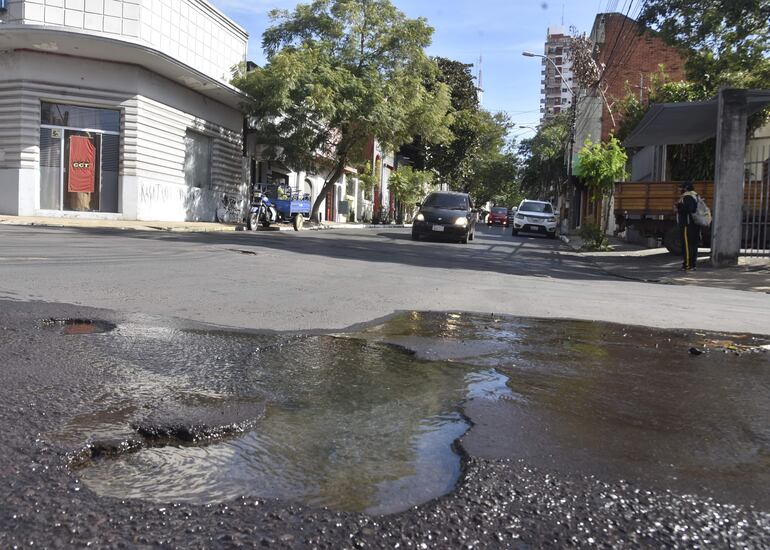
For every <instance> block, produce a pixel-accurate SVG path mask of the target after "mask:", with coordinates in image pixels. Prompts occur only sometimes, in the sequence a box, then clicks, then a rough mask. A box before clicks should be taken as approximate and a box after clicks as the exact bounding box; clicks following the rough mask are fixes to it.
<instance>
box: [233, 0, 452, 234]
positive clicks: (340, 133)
mask: <svg viewBox="0 0 770 550" xmlns="http://www.w3.org/2000/svg"><path fill="white" fill-rule="evenodd" d="M270 18H271V21H272V24H271V26H270V27H269V28H268V29H267V30H266V31H265V32H264V34H263V37H262V47H263V49H264V51H265V54H266V57H267V64H266V65H265V66H264V67H259V68H256V69H255V70H252V71H249V72H245V73H242V74H240V75H238V76H237V77H236V78H235V80H234V84H235V85H236V86H238V87H239V88H241V89H242V90H244V91H245V92H246V93H248V94H249V96H250V101H249V103H248V105H247V106H246V113H247V115H249V116H251V117H252V120H254V121H255V123H256V130H257V132H258V135H259V138H260V139H261V141H262V143H264V144H265V145H267V151H268V153H269V154H271V155H272V156H273V157H274V158H278V159H280V160H282V161H284V162H285V163H286V164H287V165H289V166H290V167H292V168H294V169H296V170H312V169H314V168H316V167H318V166H322V167H325V168H326V169H327V170H328V172H327V175H326V177H325V182H324V185H323V187H322V189H321V191H320V193H319V194H318V198H317V199H316V200H315V201H314V203H313V207H312V211H311V217H312V218H313V219H318V211H319V208H320V205H321V202H322V201H323V200H324V198H325V197H326V193H327V192H328V191H329V190H331V189H332V187H333V186H334V184H335V183H336V182H337V181H338V180H339V179H340V178H341V177H342V175H343V174H344V171H345V168H346V166H348V165H349V163H351V162H360V161H361V160H362V159H363V156H364V149H365V147H366V144H367V143H368V142H369V140H370V139H371V138H372V137H374V138H376V139H377V140H378V141H379V142H380V143H382V144H384V145H385V146H387V147H392V148H398V147H399V146H401V145H402V144H404V143H406V142H409V141H411V139H412V137H413V136H414V135H418V134H419V135H422V136H424V137H425V138H426V139H428V140H430V141H432V142H435V143H442V142H445V141H449V140H450V139H451V133H450V132H449V129H448V126H449V124H450V123H451V120H452V118H451V113H450V94H449V88H448V86H447V85H446V84H444V83H442V82H440V81H439V80H438V73H439V71H438V68H437V66H436V64H435V63H434V62H432V61H431V60H430V59H429V58H428V57H427V56H426V54H425V48H426V47H427V46H428V45H429V44H430V40H431V35H432V32H433V29H432V28H431V27H430V26H428V24H427V22H426V21H425V19H423V18H418V19H409V18H407V17H406V16H405V15H404V14H403V13H402V12H401V11H399V10H398V9H396V8H395V7H394V6H393V4H392V3H391V2H390V1H389V0H315V1H313V2H311V3H309V4H299V5H297V6H296V7H295V8H294V11H292V12H289V11H287V10H273V11H271V12H270Z"/></svg>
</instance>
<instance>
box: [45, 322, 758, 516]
mask: <svg viewBox="0 0 770 550" xmlns="http://www.w3.org/2000/svg"><path fill="white" fill-rule="evenodd" d="M66 341H67V342H70V341H73V340H70V339H67V340H66ZM714 342H717V343H718V344H719V345H716V344H714ZM724 342H729V345H726V344H724ZM89 345H90V346H91V350H92V351H91V353H92V354H93V360H95V361H99V362H101V363H103V364H104V365H105V368H104V369H103V385H102V386H101V387H102V390H101V392H100V393H99V394H96V395H94V396H93V399H92V400H91V401H89V402H88V403H85V404H84V406H83V409H84V410H82V411H73V414H72V416H71V417H70V418H69V419H67V420H66V421H65V422H63V424H62V426H61V429H60V430H59V431H58V432H57V433H55V434H50V436H51V437H52V438H53V439H56V440H57V441H59V442H62V443H64V444H65V445H69V446H72V447H77V446H78V445H82V444H83V442H84V441H86V440H88V441H90V442H91V445H92V446H91V454H90V456H89V459H88V460H87V461H86V464H85V466H81V467H78V468H77V469H76V472H77V474H78V475H79V476H80V477H81V478H82V480H83V481H84V483H85V484H86V485H87V486H88V487H89V488H90V489H91V490H93V491H95V492H96V493H98V494H100V495H109V496H113V497H116V498H139V499H146V500H153V501H158V502H170V501H177V502H189V503H196V504H209V503H214V502H221V501H227V500H231V499H235V498H238V497H240V496H249V497H255V498H277V499H281V500H285V501H293V502H301V503H306V504H310V505H318V506H327V507H330V508H333V509H336V510H341V511H354V512H367V513H371V514H387V513H394V512H398V511H402V510H405V509H408V508H410V507H412V506H415V505H418V504H421V503H423V502H426V501H428V500H430V499H433V498H436V497H439V496H441V495H444V494H446V493H448V492H450V491H451V490H452V489H453V488H454V487H455V485H456V484H457V482H458V480H459V478H460V475H461V469H462V465H461V458H460V455H459V454H458V452H456V448H457V442H458V440H459V441H460V443H461V445H462V446H463V447H464V449H465V450H467V451H468V452H469V453H471V454H473V455H475V456H484V457H488V458H519V459H526V460H528V461H530V462H531V463H533V464H534V465H536V466H543V467H554V468H563V469H569V470H574V471H579V472H584V473H595V474H597V475H610V476H611V477H613V478H619V477H620V478H626V479H628V478H639V479H645V480H651V481H655V482H660V483H662V484H664V485H665V486H666V487H670V486H677V484H679V486H681V487H683V488H686V489H695V490H701V489H704V490H711V491H714V492H720V491H721V494H729V495H732V496H736V498H737V497H740V496H747V497H751V498H754V499H755V500H756V498H759V497H757V494H758V492H759V490H758V489H757V487H761V486H767V483H770V471H768V468H767V464H768V462H767V461H768V456H770V428H769V427H768V423H767V412H768V410H770V353H764V352H759V351H757V350H760V351H761V350H762V349H764V348H762V346H766V345H767V342H766V341H761V340H759V339H756V338H752V337H750V336H740V335H738V336H736V335H728V336H724V337H723V336H722V335H708V334H697V333H689V334H688V333H684V332H676V331H656V330H650V329H642V328H634V327H630V328H629V327H623V326H621V325H610V324H603V323H590V322H576V321H554V320H538V319H517V318H501V317H493V316H483V315H465V314H451V313H450V314H446V313H409V314H404V315H401V316H398V317H395V318H393V319H391V320H389V321H388V322H386V323H383V324H381V325H377V326H372V327H369V328H367V329H365V330H363V331H360V332H356V333H355V334H350V335H338V336H289V335H255V334H245V333H227V332H207V331H190V330H181V329H168V328H148V327H140V326H135V325H130V324H129V325H121V326H120V327H119V328H117V329H116V330H114V331H112V332H110V333H109V334H108V335H106V337H105V338H98V339H94V340H92V341H89ZM691 347H697V348H699V349H703V350H704V352H703V353H702V354H701V355H698V356H695V355H693V354H691V353H689V351H688V350H689V349H690V348H691ZM749 349H751V350H754V351H752V352H751V353H741V350H749ZM736 350H738V352H736ZM471 422H472V423H473V424H474V427H473V429H472V430H469V428H470V425H471ZM123 451H124V452H123ZM749 500H750V498H749Z"/></svg>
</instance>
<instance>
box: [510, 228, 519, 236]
mask: <svg viewBox="0 0 770 550" xmlns="http://www.w3.org/2000/svg"><path fill="white" fill-rule="evenodd" d="M518 234H519V230H518V229H511V235H513V236H514V237H515V236H516V235H518Z"/></svg>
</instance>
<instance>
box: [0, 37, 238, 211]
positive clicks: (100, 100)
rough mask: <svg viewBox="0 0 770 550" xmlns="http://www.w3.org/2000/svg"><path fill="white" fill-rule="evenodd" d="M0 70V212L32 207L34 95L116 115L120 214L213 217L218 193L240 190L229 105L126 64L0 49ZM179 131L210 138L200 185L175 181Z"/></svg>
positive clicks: (234, 114) (180, 162)
mask: <svg viewBox="0 0 770 550" xmlns="http://www.w3.org/2000/svg"><path fill="white" fill-rule="evenodd" d="M0 74H2V75H3V76H4V77H5V78H4V79H3V80H2V81H0V121H2V124H0V151H2V152H1V153H0V212H2V213H7V214H19V215H34V214H36V213H38V212H37V209H38V207H39V198H38V197H39V190H38V187H39V168H38V163H39V140H40V137H39V126H40V102H41V101H51V102H63V103H74V104H81V105H88V106H94V107H105V108H117V109H120V110H121V111H122V117H121V120H122V143H121V155H120V186H121V193H120V195H121V203H120V207H121V212H122V214H123V217H124V218H126V219H143V220H167V221H174V220H177V221H182V220H213V219H214V212H215V210H216V204H217V201H218V200H219V199H221V197H222V194H223V193H228V194H233V195H235V194H239V193H245V189H244V186H243V183H242V166H241V157H242V150H241V129H242V126H241V125H242V118H241V115H240V113H239V112H238V111H237V110H235V109H232V108H230V107H227V106H225V105H222V104H220V103H217V102H215V101H212V100H211V99H208V98H206V97H204V96H202V95H200V94H197V93H195V92H193V91H192V90H189V89H187V88H184V87H182V86H180V85H178V84H175V83H173V82H171V81H169V80H167V79H165V78H162V77H160V76H158V75H156V74H153V73H151V72H149V71H147V70H145V69H142V68H140V67H135V66H130V65H122V64H115V63H108V62H100V61H94V60H85V59H77V58H72V57H65V56H57V55H53V54H45V53H35V52H10V53H9V52H5V53H0ZM187 129H194V130H196V131H198V132H201V133H203V134H205V135H207V136H209V137H210V138H211V140H212V155H211V160H212V168H211V187H210V188H209V189H196V188H190V187H188V186H187V185H185V181H184V154H185V147H184V137H185V133H186V131H187ZM15 182H21V183H15Z"/></svg>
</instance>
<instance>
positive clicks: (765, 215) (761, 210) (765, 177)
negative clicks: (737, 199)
mask: <svg viewBox="0 0 770 550" xmlns="http://www.w3.org/2000/svg"><path fill="white" fill-rule="evenodd" d="M745 173H746V179H745V181H744V183H743V224H742V227H741V233H742V234H741V241H742V249H741V255H742V256H744V257H747V258H749V259H752V261H757V262H764V261H770V137H769V138H762V139H756V140H751V141H750V142H749V150H748V153H747V158H746V168H745Z"/></svg>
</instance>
